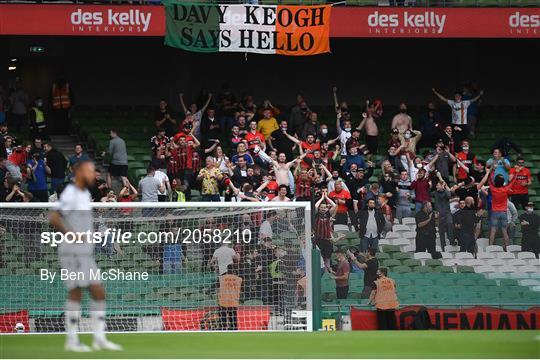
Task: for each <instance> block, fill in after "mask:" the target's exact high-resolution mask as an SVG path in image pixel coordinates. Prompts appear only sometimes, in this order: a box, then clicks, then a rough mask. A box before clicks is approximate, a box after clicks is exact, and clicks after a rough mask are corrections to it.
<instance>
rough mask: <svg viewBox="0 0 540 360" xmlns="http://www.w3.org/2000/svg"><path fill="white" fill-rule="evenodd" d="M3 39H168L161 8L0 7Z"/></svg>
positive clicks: (0, 24)
mask: <svg viewBox="0 0 540 360" xmlns="http://www.w3.org/2000/svg"><path fill="white" fill-rule="evenodd" d="M0 34H2V35H75V36H164V35H165V14H164V11H163V7H161V6H109V5H29V4H24V5H23V4H20V5H14V4H4V5H0Z"/></svg>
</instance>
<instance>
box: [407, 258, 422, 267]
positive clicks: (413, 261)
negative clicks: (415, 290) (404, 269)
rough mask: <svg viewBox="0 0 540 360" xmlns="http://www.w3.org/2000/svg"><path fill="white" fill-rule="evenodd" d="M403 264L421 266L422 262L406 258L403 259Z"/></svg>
mask: <svg viewBox="0 0 540 360" xmlns="http://www.w3.org/2000/svg"><path fill="white" fill-rule="evenodd" d="M403 265H405V266H410V267H416V266H422V262H421V261H420V260H416V259H406V260H403Z"/></svg>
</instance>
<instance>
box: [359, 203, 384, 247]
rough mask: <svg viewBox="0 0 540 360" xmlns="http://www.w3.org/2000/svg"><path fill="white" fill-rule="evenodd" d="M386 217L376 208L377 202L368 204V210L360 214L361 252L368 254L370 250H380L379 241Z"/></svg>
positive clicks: (361, 211)
mask: <svg viewBox="0 0 540 360" xmlns="http://www.w3.org/2000/svg"><path fill="white" fill-rule="evenodd" d="M384 224H385V220H384V215H383V213H382V212H381V211H380V210H379V209H377V208H376V207H375V200H373V199H370V200H368V201H367V203H366V209H363V210H360V212H359V214H358V233H359V235H360V238H361V243H360V251H362V252H366V251H367V250H368V249H369V248H373V249H378V248H379V239H380V238H381V233H382V232H383V230H384Z"/></svg>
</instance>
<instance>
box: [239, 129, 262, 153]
mask: <svg viewBox="0 0 540 360" xmlns="http://www.w3.org/2000/svg"><path fill="white" fill-rule="evenodd" d="M244 139H245V140H246V141H247V143H248V148H249V149H250V150H253V149H255V146H257V145H258V146H259V147H261V148H262V143H264V135H263V134H261V133H260V132H258V131H255V133H252V132H251V131H250V132H248V133H247V134H246V136H245V137H244Z"/></svg>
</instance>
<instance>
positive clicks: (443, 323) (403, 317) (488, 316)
mask: <svg viewBox="0 0 540 360" xmlns="http://www.w3.org/2000/svg"><path fill="white" fill-rule="evenodd" d="M419 309H420V307H419V306H407V307H404V308H402V309H399V310H398V311H396V318H397V327H398V329H400V330H407V329H411V325H412V322H413V320H414V318H415V316H416V315H417V314H418V310H419ZM427 311H428V313H429V317H430V321H431V325H432V328H433V329H437V330H471V329H473V330H531V329H539V328H540V308H538V307H532V308H530V309H528V310H507V309H499V308H494V307H489V306H474V307H471V308H466V309H439V308H427ZM351 324H352V329H353V330H377V315H376V314H375V311H372V310H359V309H355V308H351Z"/></svg>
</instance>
